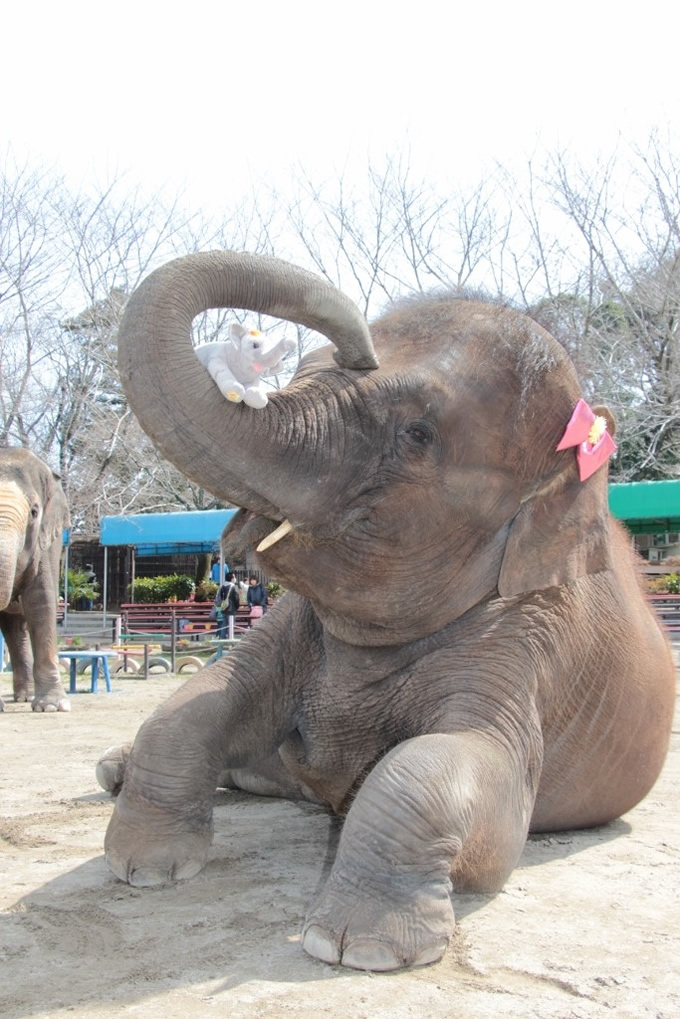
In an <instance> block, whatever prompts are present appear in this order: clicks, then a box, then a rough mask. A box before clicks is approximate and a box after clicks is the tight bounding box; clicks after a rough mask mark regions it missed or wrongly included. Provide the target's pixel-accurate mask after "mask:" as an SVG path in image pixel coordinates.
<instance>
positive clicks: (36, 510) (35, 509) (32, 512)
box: [31, 506, 40, 520]
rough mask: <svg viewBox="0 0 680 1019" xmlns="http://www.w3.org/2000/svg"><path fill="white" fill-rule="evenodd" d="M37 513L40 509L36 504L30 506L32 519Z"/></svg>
mask: <svg viewBox="0 0 680 1019" xmlns="http://www.w3.org/2000/svg"><path fill="white" fill-rule="evenodd" d="M39 513H40V509H39V507H38V506H31V516H32V517H33V519H34V520H36V519H37V518H38V514H39Z"/></svg>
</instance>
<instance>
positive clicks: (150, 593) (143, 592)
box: [130, 573, 194, 604]
mask: <svg viewBox="0 0 680 1019" xmlns="http://www.w3.org/2000/svg"><path fill="white" fill-rule="evenodd" d="M130 587H131V592H130V593H131V596H132V598H133V600H134V601H135V602H139V603H141V604H148V603H149V602H163V601H170V600H171V599H172V600H176V601H186V600H187V599H188V598H189V596H190V594H191V592H192V591H193V589H194V581H193V579H192V578H191V577H187V576H183V575H181V574H179V573H173V574H171V575H170V576H167V577H138V578H137V579H136V580H135V582H134V583H133V584H131V585H130Z"/></svg>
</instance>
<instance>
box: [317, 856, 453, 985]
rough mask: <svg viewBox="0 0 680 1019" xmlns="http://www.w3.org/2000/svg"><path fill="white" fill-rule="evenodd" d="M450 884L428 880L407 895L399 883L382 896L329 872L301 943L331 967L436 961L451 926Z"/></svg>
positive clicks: (381, 966)
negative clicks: (326, 882)
mask: <svg viewBox="0 0 680 1019" xmlns="http://www.w3.org/2000/svg"><path fill="white" fill-rule="evenodd" d="M449 890H450V883H449V882H448V881H442V882H434V881H431V882H428V883H427V884H426V885H424V886H423V885H420V886H419V887H418V888H414V889H413V890H412V891H411V892H410V893H408V891H407V889H405V887H404V886H403V885H402V884H401V881H400V883H399V888H398V892H394V893H393V894H391V895H389V896H388V897H387V898H385V897H382V896H379V894H378V890H377V889H376V888H375V887H373V888H370V887H361V886H359V887H357V886H356V884H353V883H352V882H344V881H342V879H340V878H334V876H333V875H332V874H331V877H330V878H329V881H328V884H327V885H326V888H325V889H324V891H323V892H322V893H321V896H320V898H319V900H318V901H317V902H316V903H315V904H314V906H313V907H312V908H311V910H310V912H309V914H308V916H307V919H306V922H305V927H304V930H303V937H302V947H303V948H304V950H305V951H306V952H307V953H308V954H309V955H312V956H314V958H316V959H320V960H321V961H322V962H326V963H330V964H331V965H342V966H348V967H350V968H351V969H363V970H372V971H375V972H386V971H388V970H395V969H403V968H404V967H406V966H427V965H429V964H430V963H433V962H438V961H439V960H440V959H441V958H442V956H443V955H444V952H445V951H446V949H447V946H448V944H449V941H450V940H451V937H452V935H453V932H454V929H455V925H456V924H455V919H454V916H453V908H452V906H451V899H450V897H449Z"/></svg>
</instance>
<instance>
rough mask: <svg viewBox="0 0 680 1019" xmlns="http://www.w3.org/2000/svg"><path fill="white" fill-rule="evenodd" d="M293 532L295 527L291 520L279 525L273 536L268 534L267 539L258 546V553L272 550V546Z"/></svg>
mask: <svg viewBox="0 0 680 1019" xmlns="http://www.w3.org/2000/svg"><path fill="white" fill-rule="evenodd" d="M292 530H293V525H292V524H291V522H290V520H284V521H283V523H282V524H279V526H278V527H277V528H276V530H275V531H272V533H271V534H268V535H267V537H266V538H263V539H262V541H261V542H260V544H259V545H258V546H257V549H256V551H257V552H264V550H265V549H267V548H271V546H272V545H275V544H276V542H277V541H281V538H285V537H286V535H287V534H290V532H291V531H292Z"/></svg>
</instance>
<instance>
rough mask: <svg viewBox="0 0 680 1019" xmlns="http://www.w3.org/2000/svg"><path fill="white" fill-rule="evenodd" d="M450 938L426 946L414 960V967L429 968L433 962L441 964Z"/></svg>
mask: <svg viewBox="0 0 680 1019" xmlns="http://www.w3.org/2000/svg"><path fill="white" fill-rule="evenodd" d="M448 944H449V942H448V938H440V940H439V941H433V942H432V944H430V945H426V946H425V948H423V949H422V951H420V952H419V953H418V955H417V956H416V957H415V959H414V960H413V965H414V966H429V965H430V963H432V962H439V960H440V959H441V957H442V956H443V954H444V952H445V951H446V949H447V947H448Z"/></svg>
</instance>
